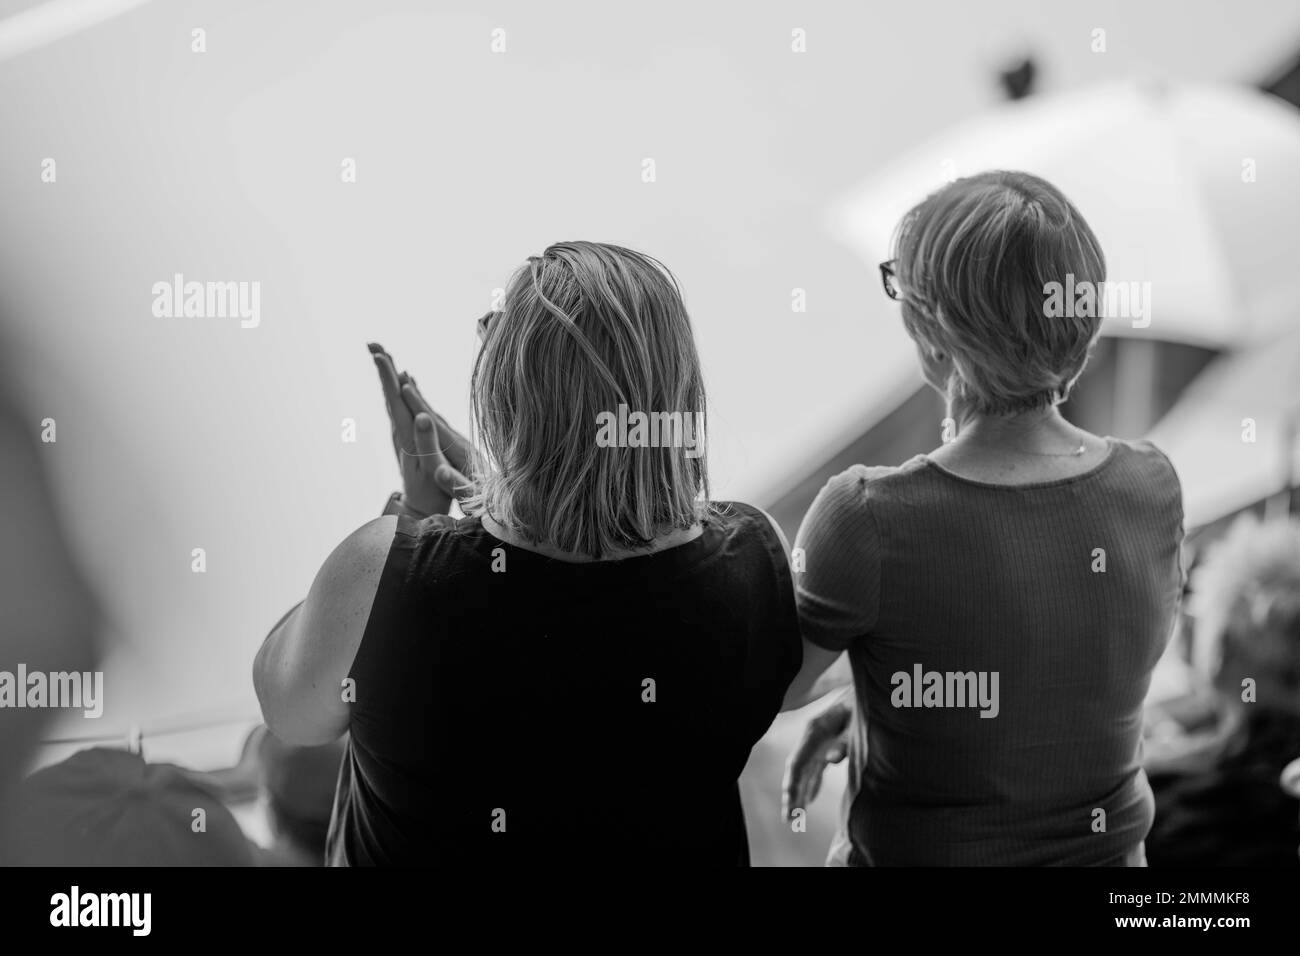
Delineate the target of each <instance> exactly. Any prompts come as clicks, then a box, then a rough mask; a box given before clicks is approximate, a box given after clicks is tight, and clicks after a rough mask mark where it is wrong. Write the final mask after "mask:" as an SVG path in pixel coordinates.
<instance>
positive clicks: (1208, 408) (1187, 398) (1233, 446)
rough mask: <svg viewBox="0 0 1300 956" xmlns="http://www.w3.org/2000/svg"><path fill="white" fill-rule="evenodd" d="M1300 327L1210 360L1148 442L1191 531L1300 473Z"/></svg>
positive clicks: (1291, 479) (1293, 478)
mask: <svg viewBox="0 0 1300 956" xmlns="http://www.w3.org/2000/svg"><path fill="white" fill-rule="evenodd" d="M1297 381H1300V329H1298V330H1296V331H1293V332H1291V333H1288V334H1287V335H1285V336H1283V337H1280V338H1278V339H1275V340H1274V341H1272V342H1269V343H1268V344H1267V345H1261V346H1258V347H1255V348H1250V349H1246V350H1244V351H1241V352H1236V353H1230V354H1227V355H1223V356H1220V357H1219V358H1217V359H1215V360H1214V361H1213V362H1212V363H1211V364H1210V365H1209V366H1208V367H1207V368H1206V369H1205V371H1203V372H1202V373H1201V374H1200V375H1199V376H1197V378H1196V380H1195V381H1194V382H1192V384H1191V385H1190V386H1189V387H1188V388H1187V390H1186V391H1185V392H1183V394H1182V396H1181V397H1180V398H1179V400H1178V404H1177V405H1175V406H1174V407H1173V409H1171V410H1170V412H1169V413H1168V414H1167V415H1166V416H1165V417H1164V418H1163V419H1161V421H1160V422H1159V423H1158V424H1157V425H1156V427H1155V428H1154V429H1152V431H1151V434H1150V436H1149V437H1150V438H1151V440H1152V441H1154V442H1155V443H1156V445H1158V446H1159V447H1160V448H1161V449H1162V450H1163V451H1164V452H1165V453H1166V454H1167V455H1168V456H1169V458H1170V460H1171V461H1173V463H1174V467H1175V468H1177V469H1178V473H1179V476H1180V477H1181V478H1182V485H1183V507H1184V511H1185V513H1186V517H1187V526H1188V527H1189V528H1191V527H1195V526H1196V525H1199V524H1203V523H1206V522H1209V521H1213V520H1215V519H1217V518H1220V517H1222V516H1223V515H1225V514H1231V513H1232V512H1234V511H1237V510H1238V509H1240V508H1243V507H1245V506H1247V505H1250V504H1252V503H1254V502H1256V501H1259V500H1260V499H1263V498H1267V497H1268V496H1270V495H1273V494H1275V493H1276V492H1278V491H1279V490H1281V489H1282V488H1283V487H1285V486H1287V485H1288V484H1290V483H1292V482H1294V480H1295V476H1296V475H1297V474H1300V466H1298V464H1297V461H1296V453H1297V446H1296V442H1295V431H1294V430H1295V429H1296V428H1297V426H1300V391H1297V389H1296V382H1297Z"/></svg>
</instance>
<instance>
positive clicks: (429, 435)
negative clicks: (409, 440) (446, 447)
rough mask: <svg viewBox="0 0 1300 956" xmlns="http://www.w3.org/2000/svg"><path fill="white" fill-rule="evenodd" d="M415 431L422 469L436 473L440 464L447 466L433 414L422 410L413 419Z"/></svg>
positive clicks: (429, 472) (417, 452)
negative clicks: (439, 443) (439, 444)
mask: <svg viewBox="0 0 1300 956" xmlns="http://www.w3.org/2000/svg"><path fill="white" fill-rule="evenodd" d="M412 425H413V429H414V432H415V454H416V455H418V456H419V458H420V470H421V471H424V472H427V473H428V474H430V475H434V474H436V472H437V469H438V467H439V466H445V465H446V463H447V459H445V458H443V457H442V450H441V449H440V448H439V447H438V428H437V426H436V425H434V423H433V416H432V415H430V414H428V413H427V412H420V414H418V415H416V416H415V418H414V420H413V421H412Z"/></svg>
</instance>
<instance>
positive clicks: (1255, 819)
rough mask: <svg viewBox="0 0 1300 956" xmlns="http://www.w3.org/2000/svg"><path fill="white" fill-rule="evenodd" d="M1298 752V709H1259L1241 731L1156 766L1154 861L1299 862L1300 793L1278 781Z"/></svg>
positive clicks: (1150, 853) (1150, 856) (1150, 841)
mask: <svg viewBox="0 0 1300 956" xmlns="http://www.w3.org/2000/svg"><path fill="white" fill-rule="evenodd" d="M1296 753H1300V717H1297V716H1294V715H1291V714H1285V713H1277V712H1271V711H1266V710H1259V711H1255V712H1253V713H1250V714H1248V715H1247V717H1246V719H1245V724H1244V725H1243V726H1242V727H1241V728H1239V729H1238V730H1237V732H1235V733H1233V734H1231V735H1229V736H1228V737H1226V738H1224V739H1223V740H1221V741H1220V742H1219V743H1218V745H1217V746H1210V747H1206V748H1204V749H1203V750H1201V751H1200V752H1199V753H1198V754H1197V755H1196V756H1195V757H1188V758H1185V759H1184V760H1183V761H1181V762H1180V764H1178V765H1177V766H1176V767H1174V766H1173V765H1169V766H1170V769H1171V771H1172V772H1165V771H1164V770H1161V769H1155V768H1153V769H1151V770H1149V771H1148V775H1149V776H1150V779H1151V789H1152V791H1153V792H1154V793H1155V797H1156V819H1155V824H1154V825H1153V826H1152V828H1151V832H1150V833H1149V834H1148V835H1147V841H1146V850H1147V862H1148V863H1149V864H1150V865H1151V866H1179V867H1197V866H1288V867H1290V866H1300V856H1297V850H1298V849H1300V800H1297V799H1296V796H1294V795H1291V794H1288V793H1287V792H1286V791H1285V790H1283V788H1282V787H1280V786H1278V780H1279V779H1280V778H1281V775H1282V772H1283V770H1284V769H1285V768H1286V767H1287V765H1288V764H1289V763H1290V762H1291V760H1292V759H1293V758H1294V756H1295V754H1296Z"/></svg>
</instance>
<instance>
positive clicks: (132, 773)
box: [6, 747, 257, 866]
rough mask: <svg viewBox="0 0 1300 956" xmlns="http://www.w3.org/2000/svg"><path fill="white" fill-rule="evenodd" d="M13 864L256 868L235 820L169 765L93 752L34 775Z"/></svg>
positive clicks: (18, 819)
mask: <svg viewBox="0 0 1300 956" xmlns="http://www.w3.org/2000/svg"><path fill="white" fill-rule="evenodd" d="M13 809H14V815H15V816H14V823H15V826H14V829H13V835H12V840H11V844H10V851H11V852H10V859H9V860H7V861H6V862H9V863H11V864H17V865H20V866H22V865H26V866H253V865H255V864H256V863H257V857H256V853H255V849H254V846H253V844H251V843H250V842H249V841H248V839H247V838H246V837H245V836H244V833H243V831H242V830H241V829H240V827H239V824H238V823H237V822H236V821H235V818H234V816H233V815H232V814H231V813H230V811H229V810H228V809H227V808H226V806H225V804H223V803H222V802H221V800H220V799H219V798H218V797H217V796H216V795H215V794H213V793H212V792H210V791H208V790H205V789H204V788H202V787H199V786H197V785H196V784H195V783H194V782H193V780H192V779H191V778H190V775H189V774H188V773H186V771H184V770H183V769H181V768H180V767H176V766H173V765H172V764H150V763H146V762H145V761H144V758H142V757H141V756H140V755H139V754H134V753H130V752H128V751H125V750H110V749H108V748H103V747H95V748H91V749H89V750H82V751H80V752H78V753H75V754H73V755H72V756H71V757H69V758H68V759H67V760H64V761H63V762H62V763H57V764H54V765H53V766H50V767H46V768H44V769H42V770H39V771H37V772H36V773H34V774H32V775H31V776H30V777H28V778H27V779H26V780H24V781H23V783H22V784H21V785H20V786H19V788H18V791H17V794H16V799H15V800H14V807H13Z"/></svg>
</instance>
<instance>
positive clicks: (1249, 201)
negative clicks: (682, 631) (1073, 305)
mask: <svg viewBox="0 0 1300 956" xmlns="http://www.w3.org/2000/svg"><path fill="white" fill-rule="evenodd" d="M986 169H1017V170H1023V171H1026V172H1031V173H1035V174H1037V175H1039V176H1042V177H1043V178H1045V179H1047V180H1049V181H1050V182H1052V183H1054V184H1056V185H1057V186H1059V187H1060V188H1061V189H1062V190H1063V191H1064V192H1065V194H1066V195H1067V196H1069V197H1070V199H1071V200H1072V201H1073V202H1074V203H1075V205H1076V206H1077V207H1078V208H1079V210H1080V211H1081V212H1082V213H1083V215H1084V217H1085V218H1087V220H1088V222H1089V223H1090V224H1091V225H1092V227H1093V229H1094V231H1095V232H1096V233H1097V235H1098V238H1099V239H1100V241H1101V244H1102V248H1103V250H1104V251H1105V253H1106V258H1107V266H1108V273H1109V275H1108V277H1109V279H1111V280H1113V281H1120V282H1143V283H1146V282H1149V283H1150V284H1151V285H1150V287H1149V288H1150V292H1151V303H1152V310H1151V323H1150V325H1149V327H1147V328H1145V329H1134V328H1133V322H1132V321H1131V320H1130V319H1109V320H1107V323H1106V324H1105V326H1104V330H1105V331H1106V332H1107V333H1109V334H1121V335H1123V334H1128V335H1142V336H1150V337H1153V338H1159V339H1165V340H1170V341H1182V342H1190V343H1195V344H1201V345H1207V346H1210V347H1216V348H1222V347H1226V346H1229V345H1239V344H1244V343H1246V342H1249V341H1255V340H1257V339H1259V338H1262V337H1266V336H1268V335H1270V334H1272V333H1273V332H1275V331H1277V330H1278V329H1279V328H1281V327H1284V326H1285V325H1287V324H1289V323H1290V322H1291V321H1292V320H1293V319H1294V315H1295V313H1294V304H1295V303H1296V302H1297V301H1300V269H1297V268H1296V267H1295V263H1294V252H1293V248H1294V243H1295V242H1296V240H1297V235H1296V233H1297V230H1298V229H1300V112H1298V111H1297V110H1295V109H1294V108H1293V107H1291V106H1290V105H1289V104H1287V103H1285V102H1284V101H1282V100H1279V99H1277V98H1275V97H1273V96H1270V95H1268V94H1265V93H1261V92H1259V91H1257V90H1253V89H1249V88H1239V87H1223V86H1206V85H1181V84H1179V85H1164V84H1157V83H1149V82H1148V83H1141V82H1128V83H1123V84H1115V85H1108V86H1104V87H1100V88H1095V89H1091V90H1087V91H1084V92H1079V93H1069V94H1063V95H1055V96H1041V97H1033V98H1030V99H1027V100H1022V101H1019V102H1015V103H1008V104H1005V105H1004V106H1002V107H999V108H997V109H994V110H992V111H991V112H989V113H987V114H983V115H980V116H978V117H976V118H974V119H972V120H970V121H968V122H965V123H961V124H959V125H958V126H956V127H954V128H952V129H951V130H949V131H947V132H945V133H943V134H941V135H940V136H939V137H937V138H936V139H933V140H931V141H929V142H927V143H925V144H924V145H922V146H920V147H919V148H917V149H914V150H912V151H910V152H909V153H907V154H905V155H904V156H903V157H901V158H900V159H899V160H897V161H896V162H894V163H891V164H890V165H889V166H888V167H887V168H885V169H884V170H882V171H881V172H879V173H878V174H876V175H874V176H872V177H871V178H870V179H869V180H868V181H867V182H866V183H865V184H864V185H863V187H862V188H861V189H859V190H858V191H856V192H855V193H854V194H853V195H851V196H850V197H849V198H848V199H847V200H846V201H845V202H844V203H843V204H842V205H841V206H840V207H838V208H837V209H836V210H835V212H834V214H833V219H834V222H833V228H835V229H836V230H837V231H838V232H839V234H840V235H841V236H842V237H843V238H844V239H845V240H846V241H847V242H848V243H849V244H850V245H851V246H852V247H853V248H854V249H855V250H856V251H857V252H858V253H859V254H860V255H861V256H862V257H864V259H866V260H868V261H869V262H871V263H872V264H874V262H876V261H879V260H882V259H886V258H888V257H889V248H890V238H891V236H892V233H893V229H894V227H895V225H896V224H897V222H898V220H899V218H900V217H901V216H902V215H903V213H904V212H906V211H907V209H908V208H910V207H911V206H912V205H913V204H915V203H916V202H917V201H919V200H920V199H922V198H924V197H925V196H926V195H927V194H928V193H929V192H931V191H932V190H934V189H936V188H938V187H939V186H940V185H942V183H943V182H945V181H947V180H950V179H953V178H956V177H959V176H965V175H969V174H971V173H975V172H979V171H982V170H986ZM1252 174H1253V181H1250V179H1251V175H1252Z"/></svg>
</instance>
